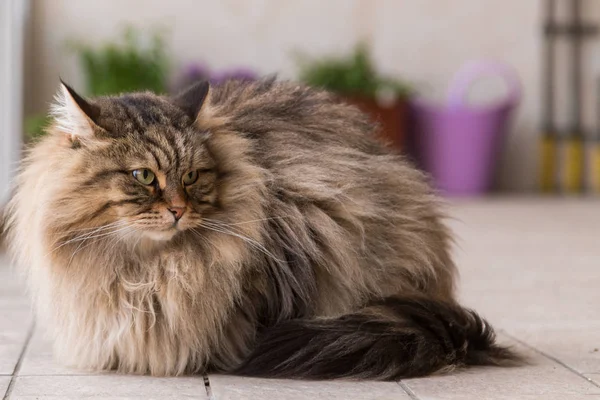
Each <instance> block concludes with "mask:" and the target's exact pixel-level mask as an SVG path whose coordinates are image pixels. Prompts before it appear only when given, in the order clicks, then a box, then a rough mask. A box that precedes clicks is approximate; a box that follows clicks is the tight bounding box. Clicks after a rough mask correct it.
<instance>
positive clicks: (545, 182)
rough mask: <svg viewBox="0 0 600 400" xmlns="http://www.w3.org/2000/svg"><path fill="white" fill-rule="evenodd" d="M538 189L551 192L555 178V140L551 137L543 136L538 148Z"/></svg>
mask: <svg viewBox="0 0 600 400" xmlns="http://www.w3.org/2000/svg"><path fill="white" fill-rule="evenodd" d="M540 147H541V148H540V155H541V158H540V189H541V190H542V192H546V193H548V192H552V191H554V186H555V181H554V180H555V177H556V140H555V139H554V137H552V136H549V135H547V136H544V137H543V138H542V142H541V146H540Z"/></svg>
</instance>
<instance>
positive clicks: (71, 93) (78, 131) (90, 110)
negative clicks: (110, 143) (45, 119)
mask: <svg viewBox="0 0 600 400" xmlns="http://www.w3.org/2000/svg"><path fill="white" fill-rule="evenodd" d="M54 100H55V103H54V104H53V105H52V107H51V108H50V113H51V114H52V116H53V117H54V119H55V121H56V124H57V127H58V129H60V130H61V131H62V132H64V133H66V134H69V135H71V137H72V138H76V137H86V136H91V135H93V134H94V127H95V126H96V121H97V119H98V116H99V115H100V110H99V109H98V107H96V106H94V105H92V104H90V103H88V102H87V101H86V100H85V99H84V98H83V97H81V96H80V95H79V94H77V92H75V90H73V89H72V88H71V87H70V86H69V85H67V84H66V83H65V82H63V80H62V79H61V80H60V89H59V91H58V93H57V94H56V96H55V97H54Z"/></svg>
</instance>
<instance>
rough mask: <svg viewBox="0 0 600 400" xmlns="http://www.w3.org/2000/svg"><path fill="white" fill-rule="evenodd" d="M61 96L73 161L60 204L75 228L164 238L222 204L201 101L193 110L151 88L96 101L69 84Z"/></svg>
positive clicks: (69, 163)
mask: <svg viewBox="0 0 600 400" xmlns="http://www.w3.org/2000/svg"><path fill="white" fill-rule="evenodd" d="M196 90H197V91H198V90H202V88H196ZM63 94H64V96H65V97H66V98H65V99H63V100H64V102H65V104H63V106H64V107H66V108H65V109H62V110H60V112H61V114H60V115H59V116H58V126H59V128H60V130H62V131H63V134H64V135H65V136H64V140H62V142H61V144H62V146H63V148H62V149H61V151H62V152H64V153H65V155H64V156H65V159H68V161H66V165H65V169H64V170H63V171H62V174H63V182H62V183H61V190H60V191H59V192H60V193H61V195H60V196H59V197H60V198H59V199H57V201H56V202H57V210H58V211H57V212H58V213H59V214H61V215H64V216H67V215H68V219H70V220H71V221H70V223H69V229H71V228H72V230H73V231H84V232H85V231H86V230H89V231H90V232H96V233H95V234H97V235H102V234H103V232H106V233H108V232H112V234H114V235H118V236H119V237H120V238H121V239H122V240H129V241H139V240H140V239H141V238H149V239H153V240H158V241H164V240H170V239H172V238H173V237H174V236H175V235H176V234H177V233H178V232H183V231H188V230H193V229H194V228H197V227H199V226H200V225H201V224H202V221H203V216H205V215H206V214H208V213H210V212H211V210H213V209H215V208H216V207H217V201H218V171H217V166H216V164H215V161H214V159H213V158H212V156H211V154H210V153H209V151H208V149H207V148H206V146H205V141H206V133H202V132H199V131H198V130H196V129H194V128H193V127H192V123H193V119H192V118H191V116H193V113H194V112H195V111H194V110H193V109H194V108H197V107H199V105H197V104H196V105H193V107H192V108H193V109H192V110H191V113H192V114H191V115H190V114H189V113H188V112H190V109H189V106H190V104H189V102H188V103H185V101H184V102H182V101H181V99H179V100H170V99H167V98H163V97H158V96H155V95H151V94H136V95H127V96H121V97H113V98H103V99H97V100H95V101H94V102H93V103H92V102H88V101H86V100H83V99H82V98H80V97H79V96H77V94H76V93H74V92H72V90H71V89H70V88H68V87H66V86H65V88H64V93H63ZM200 94H201V95H202V93H200ZM204 95H206V92H204ZM196 96H198V93H196ZM188 100H189V99H188ZM192 101H198V98H195V99H192ZM69 102H70V103H69ZM61 118H62V120H61ZM61 124H62V126H61ZM96 228H98V229H99V230H97V229H96ZM94 229H96V230H94Z"/></svg>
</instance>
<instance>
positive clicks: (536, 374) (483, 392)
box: [403, 338, 600, 400]
mask: <svg viewBox="0 0 600 400" xmlns="http://www.w3.org/2000/svg"><path fill="white" fill-rule="evenodd" d="M502 341H503V342H504V343H506V344H509V345H511V346H513V347H514V349H515V350H517V351H519V352H521V353H522V354H524V355H525V356H527V357H529V358H530V360H531V362H532V365H527V366H522V367H516V368H495V367H484V368H472V369H469V370H466V371H460V372H457V373H453V374H450V375H443V376H435V377H428V378H420V379H410V380H405V381H403V382H404V383H405V384H406V385H407V386H408V387H409V388H410V389H411V390H412V391H413V392H414V393H415V394H416V396H418V397H419V398H420V399H440V400H442V399H443V400H455V399H456V400H459V399H460V400H467V399H482V398H485V399H507V400H508V399H520V398H525V399H527V398H536V396H537V398H540V399H577V398H594V396H597V397H598V398H600V387H597V386H595V385H593V384H592V383H590V382H588V381H587V380H586V379H585V378H583V377H581V376H578V375H577V374H575V373H573V372H571V371H569V370H568V369H566V368H564V367H562V366H561V365H559V364H557V363H555V362H553V361H551V360H549V359H547V358H545V357H543V356H540V355H539V354H537V353H535V352H532V351H531V350H529V349H527V348H525V347H523V346H521V345H519V344H518V343H515V342H512V341H510V340H507V339H505V338H503V339H502Z"/></svg>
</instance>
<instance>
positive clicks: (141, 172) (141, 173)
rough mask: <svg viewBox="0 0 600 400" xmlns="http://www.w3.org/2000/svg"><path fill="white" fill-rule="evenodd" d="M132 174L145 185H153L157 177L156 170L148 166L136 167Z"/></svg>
mask: <svg viewBox="0 0 600 400" xmlns="http://www.w3.org/2000/svg"><path fill="white" fill-rule="evenodd" d="M132 174H133V177H134V178H135V179H137V180H138V182H140V183H143V184H144V185H152V184H153V183H154V180H155V179H156V176H155V175H154V172H152V171H150V170H149V169H146V168H142V169H135V170H133V172H132Z"/></svg>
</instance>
